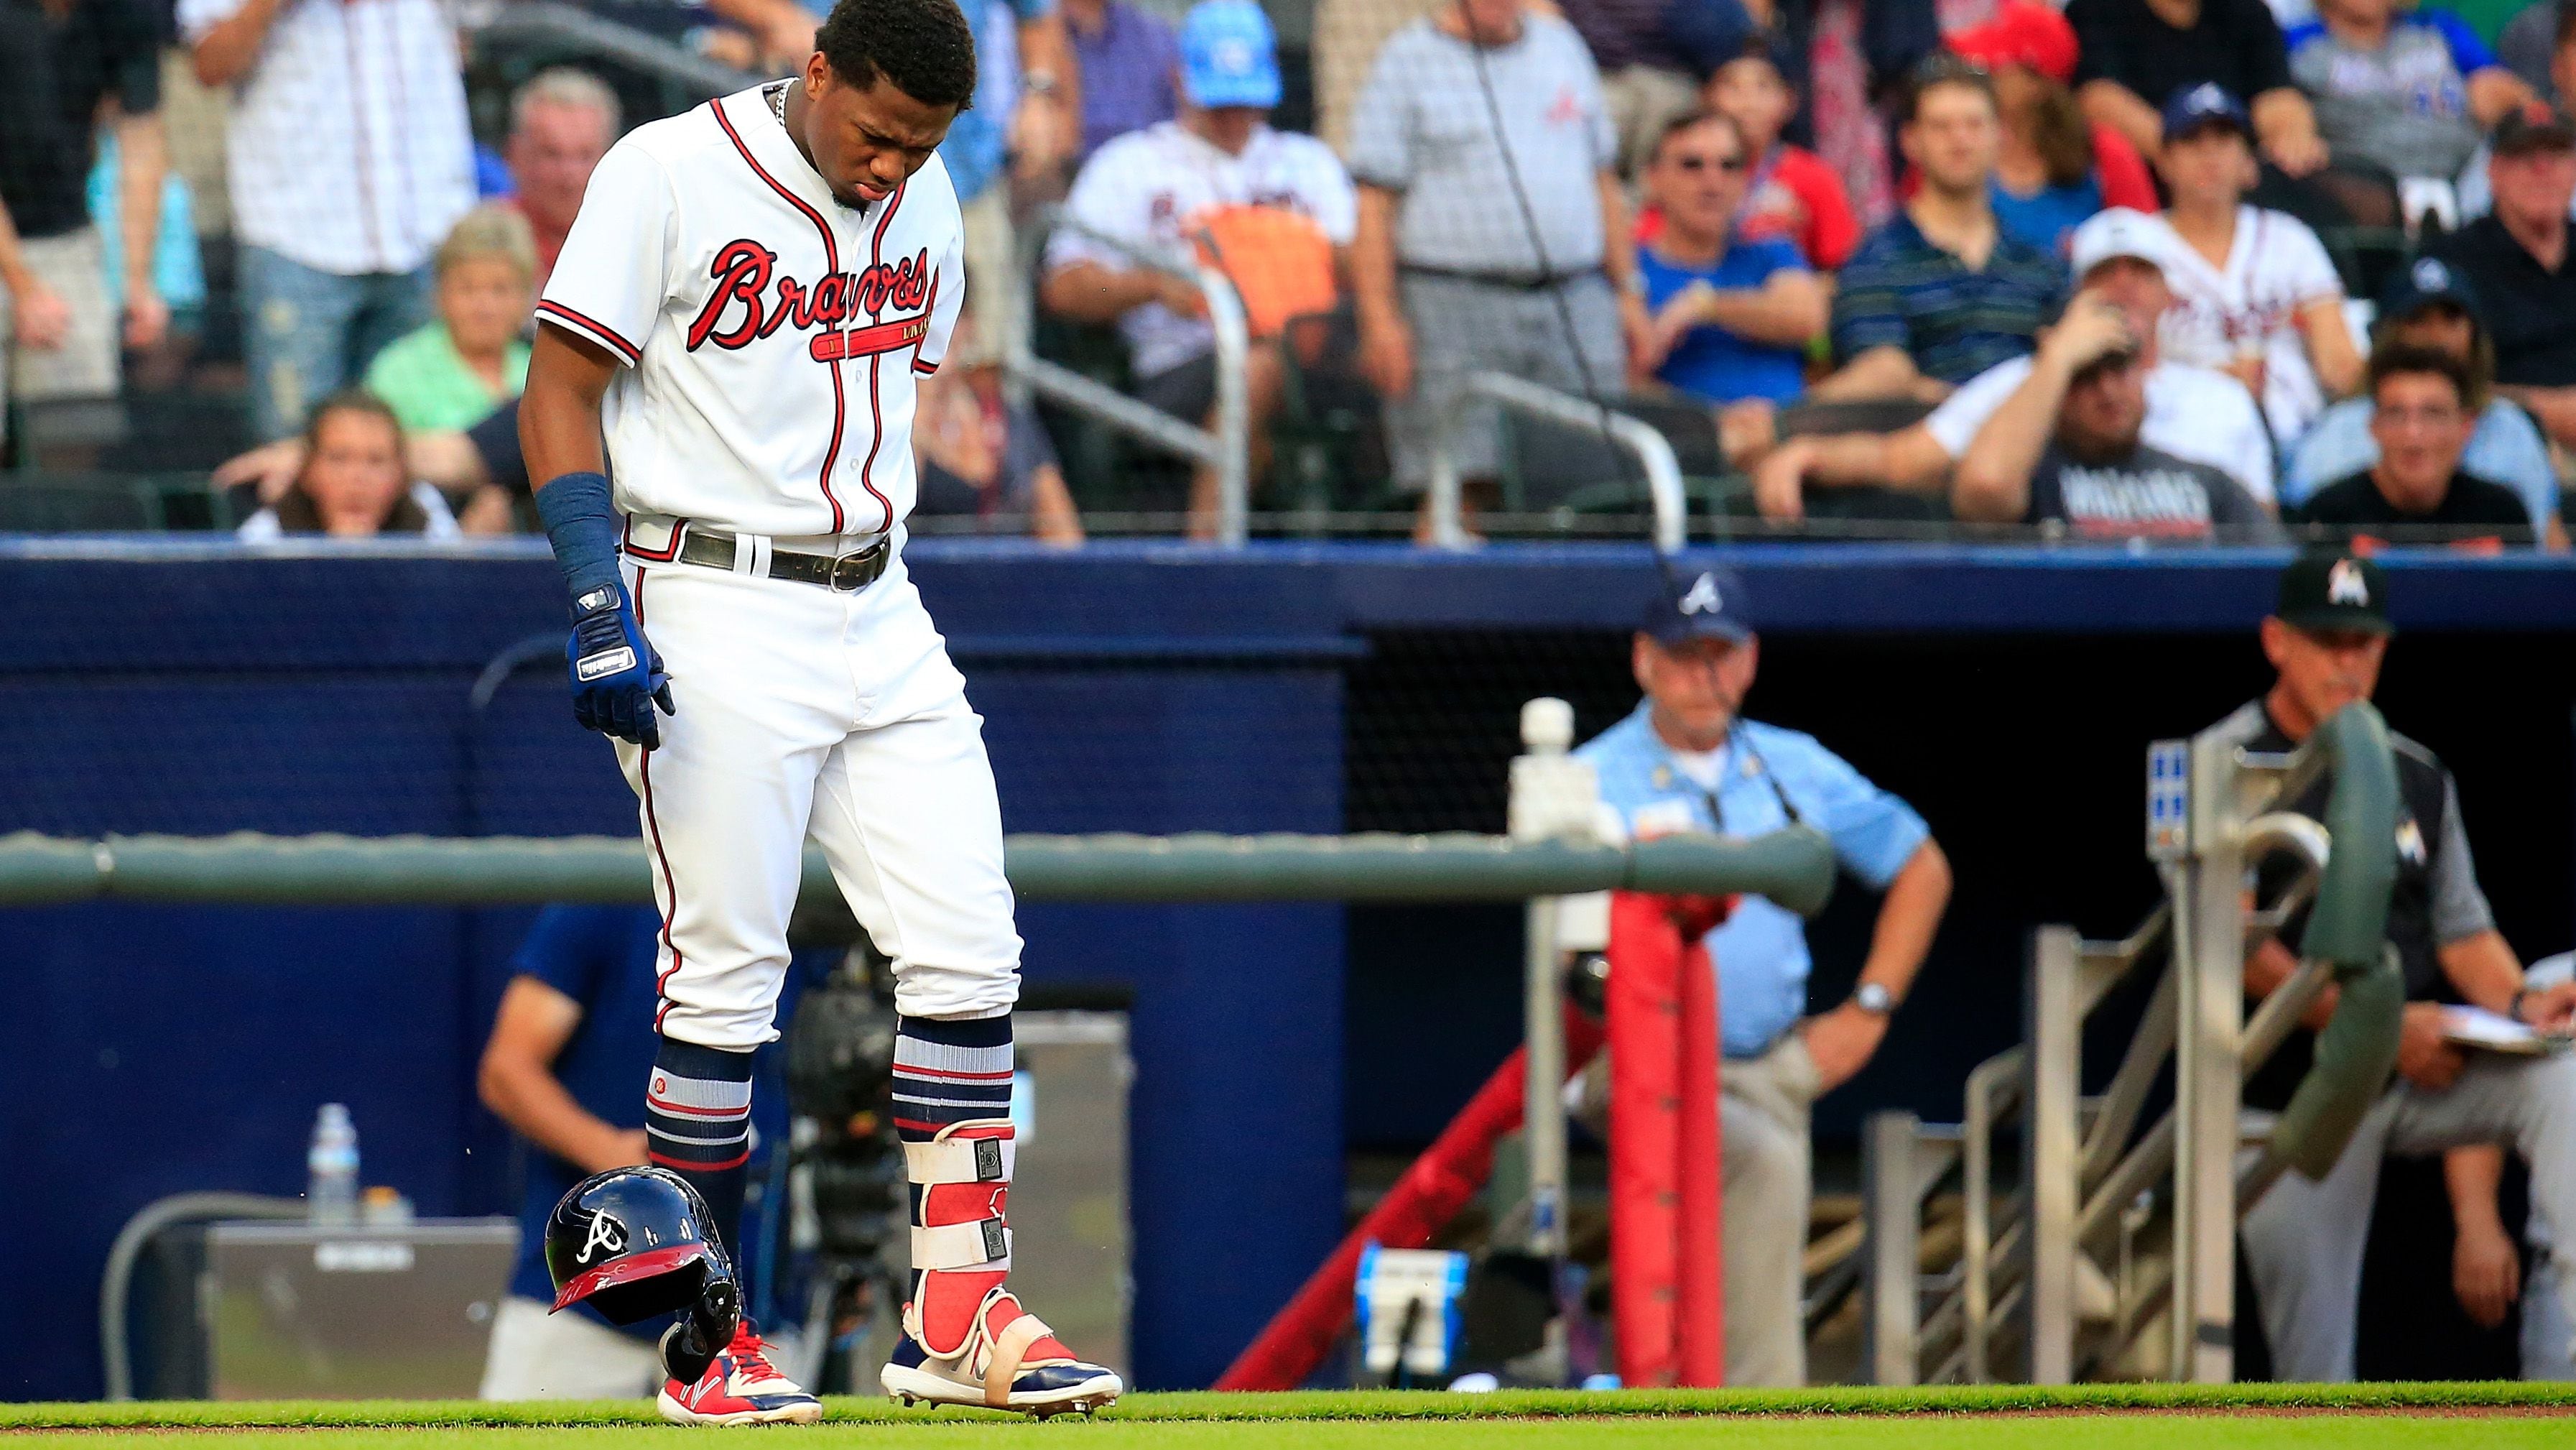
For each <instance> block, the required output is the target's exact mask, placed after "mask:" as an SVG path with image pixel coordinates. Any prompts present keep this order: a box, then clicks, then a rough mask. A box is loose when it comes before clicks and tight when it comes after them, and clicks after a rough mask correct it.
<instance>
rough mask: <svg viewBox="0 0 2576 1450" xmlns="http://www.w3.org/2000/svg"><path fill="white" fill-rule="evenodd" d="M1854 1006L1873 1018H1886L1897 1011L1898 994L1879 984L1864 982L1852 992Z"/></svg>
mask: <svg viewBox="0 0 2576 1450" xmlns="http://www.w3.org/2000/svg"><path fill="white" fill-rule="evenodd" d="M1851 999H1852V1005H1853V1006H1855V1007H1858V1008H1859V1009H1860V1010H1862V1011H1863V1012H1866V1013H1868V1014H1869V1015H1871V1016H1872V1017H1885V1016H1888V1015H1890V1014H1891V1013H1893V1012H1895V1011H1896V994H1895V993H1894V992H1891V991H1889V990H1887V988H1886V987H1884V986H1882V985H1880V984H1879V983H1877V982H1863V983H1861V984H1860V986H1859V987H1858V988H1857V989H1856V990H1854V991H1853V992H1852V995H1851Z"/></svg>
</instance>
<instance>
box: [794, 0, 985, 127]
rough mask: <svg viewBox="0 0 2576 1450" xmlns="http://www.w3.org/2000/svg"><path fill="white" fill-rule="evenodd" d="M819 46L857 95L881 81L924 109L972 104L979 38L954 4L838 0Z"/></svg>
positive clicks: (946, 0) (817, 35)
mask: <svg viewBox="0 0 2576 1450" xmlns="http://www.w3.org/2000/svg"><path fill="white" fill-rule="evenodd" d="M814 48H815V49H816V50H819V51H821V52H823V59H824V60H826V61H828V62H830V64H831V67H832V74H834V75H836V76H839V77H840V78H841V79H842V80H845V81H847V82H849V83H850V84H851V85H853V86H856V87H858V88H859V89H860V90H866V89H867V88H868V87H870V86H872V85H875V84H876V83H877V78H878V77H879V76H883V77H884V78H885V79H887V80H889V81H892V82H894V88H895V89H896V90H899V91H901V92H903V93H904V94H905V95H907V96H910V97H912V98H913V99H914V100H916V101H919V102H921V103H922V104H923V105H926V106H955V107H956V108H957V109H959V110H961V111H962V110H965V109H966V108H967V107H968V106H970V105H972V104H974V101H975V32H974V30H973V29H972V28H971V27H970V26H968V25H967V23H966V12H965V11H963V10H960V9H958V8H957V0H838V3H836V4H834V5H833V6H832V13H831V16H830V17H829V18H827V19H826V20H824V22H823V26H822V28H821V29H820V30H817V31H815V32H814Z"/></svg>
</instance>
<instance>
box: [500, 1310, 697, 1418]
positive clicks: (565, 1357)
mask: <svg viewBox="0 0 2576 1450" xmlns="http://www.w3.org/2000/svg"><path fill="white" fill-rule="evenodd" d="M662 1380H663V1370H662V1355H661V1352H660V1351H658V1350H656V1349H655V1348H654V1347H653V1342H652V1341H651V1340H649V1339H638V1338H636V1337H635V1336H634V1335H631V1334H620V1333H618V1332H617V1331H616V1330H614V1329H611V1328H609V1327H608V1326H606V1325H604V1324H601V1323H599V1322H598V1321H596V1320H593V1319H587V1318H584V1317H583V1316H581V1315H579V1314H575V1313H564V1314H548V1313H547V1312H546V1306H545V1305H543V1304H541V1303H539V1302H537V1301H536V1300H534V1299H522V1298H520V1297H518V1296H517V1295H515V1294H514V1295H511V1296H510V1297H508V1298H505V1299H503V1300H502V1301H501V1312H500V1313H498V1314H495V1315H494V1316H492V1348H491V1350H490V1352H489V1353H488V1354H487V1355H486V1357H485V1359H484V1363H483V1389H482V1397H483V1398H484V1399H487V1400H631V1399H636V1398H639V1397H642V1396H645V1395H650V1394H654V1393H656V1392H658V1391H659V1390H660V1389H661V1388H662Z"/></svg>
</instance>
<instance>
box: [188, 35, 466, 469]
mask: <svg viewBox="0 0 2576 1450" xmlns="http://www.w3.org/2000/svg"><path fill="white" fill-rule="evenodd" d="M178 18H179V30H180V33H181V34H182V35H183V36H184V37H185V38H186V40H187V42H188V44H189V47H190V49H191V51H192V53H193V55H194V57H195V62H196V71H197V79H198V80H200V81H202V82H204V83H205V84H207V85H209V86H226V87H229V88H230V89H231V92H232V100H233V106H232V117H231V121H230V123H229V129H228V130H227V131H226V133H225V157H226V171H227V174H228V176H229V177H230V180H231V187H232V214H233V229H234V233H235V235H236V236H237V237H238V238H239V239H240V241H241V244H242V248H241V310H242V321H243V330H244V334H245V342H244V347H245V351H246V352H247V353H248V360H249V362H250V373H251V405H252V415H253V427H254V429H255V431H256V433H257V435H258V436H259V437H261V438H263V439H269V438H283V437H285V436H287V435H288V434H290V433H292V432H294V431H295V429H296V428H297V427H298V426H299V425H300V424H301V423H302V422H303V420H304V416H305V413H306V411H307V410H308V409H309V408H310V407H311V406H312V403H313V401H314V400H315V399H317V398H321V397H324V396H326V395H328V394H330V393H332V392H334V391H336V390H338V389H339V388H340V387H342V386H343V385H344V384H346V383H348V382H349V381H350V380H352V379H355V378H357V377H359V376H360V375H361V374H363V373H364V372H365V370H366V366H367V363H368V360H369V359H371V358H373V357H374V356H375V354H376V350H377V349H378V348H381V347H383V346H384V345H385V344H386V343H388V342H391V341H393V340H394V339H395V338H397V337H400V336H402V335H403V334H404V333H406V332H409V331H411V330H412V329H413V328H416V327H418V326H420V325H421V323H423V322H425V321H427V320H428V313H429V286H430V277H429V267H428V265H427V264H428V261H429V254H430V251H431V249H432V248H434V247H436V246H437V245H438V243H439V240H440V239H441V238H443V237H445V236H446V235H447V229H448V228H449V227H451V226H453V225H455V222H456V219H457V218H458V217H460V216H463V215H464V214H465V213H466V211H467V210H468V209H469V208H471V207H472V206H473V205H474V155H473V136H472V134H471V133H470V132H469V131H468V129H467V126H466V117H465V83H464V81H463V79H462V78H461V77H460V75H459V73H458V70H457V51H456V31H455V28H454V26H453V24H452V23H451V22H450V21H449V19H448V15H447V11H446V8H445V7H444V6H442V5H441V4H439V3H438V0H370V3H367V4H364V5H334V4H325V3H319V0H179V9H178Z"/></svg>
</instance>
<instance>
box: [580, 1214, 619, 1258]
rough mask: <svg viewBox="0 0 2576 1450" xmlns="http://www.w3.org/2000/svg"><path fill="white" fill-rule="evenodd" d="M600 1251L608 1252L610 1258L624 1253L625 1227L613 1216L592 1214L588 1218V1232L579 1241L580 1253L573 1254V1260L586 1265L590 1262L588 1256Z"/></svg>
mask: <svg viewBox="0 0 2576 1450" xmlns="http://www.w3.org/2000/svg"><path fill="white" fill-rule="evenodd" d="M600 1249H606V1250H608V1252H609V1253H610V1254H611V1255H612V1256H614V1255H617V1254H622V1253H624V1252H626V1225H624V1224H622V1223H619V1222H618V1221H617V1219H616V1216H615V1215H613V1214H607V1213H594V1214H592V1215H591V1216H590V1232H589V1233H588V1234H587V1235H585V1236H584V1237H583V1239H582V1241H581V1252H579V1253H577V1254H574V1255H573V1258H574V1259H575V1260H576V1261H577V1262H580V1263H584V1264H587V1263H589V1262H590V1261H591V1259H590V1256H591V1255H592V1254H593V1253H594V1252H596V1251H598V1250H600Z"/></svg>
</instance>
